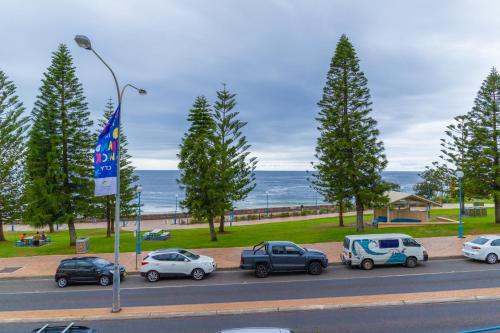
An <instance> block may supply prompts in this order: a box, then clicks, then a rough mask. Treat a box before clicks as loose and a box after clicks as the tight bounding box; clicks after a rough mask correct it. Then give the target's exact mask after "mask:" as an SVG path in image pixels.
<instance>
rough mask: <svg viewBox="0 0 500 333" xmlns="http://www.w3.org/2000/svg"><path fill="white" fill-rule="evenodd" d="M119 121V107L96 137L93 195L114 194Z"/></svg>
mask: <svg viewBox="0 0 500 333" xmlns="http://www.w3.org/2000/svg"><path fill="white" fill-rule="evenodd" d="M119 123H120V107H118V108H117V109H116V111H115V113H114V114H113V116H112V117H111V119H109V121H108V123H107V124H106V126H105V127H104V129H103V130H102V132H101V134H99V139H97V144H96V146H95V151H94V182H95V190H94V195H95V196H96V197H100V196H103V195H111V194H116V170H117V166H118V164H117V163H116V157H117V148H118V132H119V128H118V126H119Z"/></svg>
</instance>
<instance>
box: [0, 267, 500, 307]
mask: <svg viewBox="0 0 500 333" xmlns="http://www.w3.org/2000/svg"><path fill="white" fill-rule="evenodd" d="M489 287H500V265H496V266H495V265H493V266H492V265H487V264H485V263H481V262H475V261H470V260H465V259H450V260H435V261H430V262H427V263H425V264H422V265H421V266H419V267H417V268H415V269H409V268H405V267H377V268H375V269H374V270H372V271H363V270H360V269H351V268H347V267H343V266H333V267H329V268H328V270H327V271H326V272H325V273H324V274H322V275H320V276H311V275H308V274H302V273H294V274H275V275H272V276H270V277H268V278H266V279H257V278H255V277H254V276H253V274H252V273H251V272H247V271H245V272H243V271H224V272H217V273H215V274H213V275H211V276H209V277H207V278H206V279H205V280H203V281H194V280H191V279H189V278H182V279H166V280H162V281H160V282H157V283H153V284H151V283H148V282H146V281H145V280H144V279H143V278H141V277H140V276H130V277H128V278H127V280H126V281H124V283H123V284H122V293H121V297H122V305H123V306H125V307H126V306H150V305H175V304H199V303H219V302H235V301H257V300H280V299H303V298H316V297H335V296H359V295H378V294H391V293H409V292H430V291H443V290H455V289H473V288H489ZM0 299H1V300H2V302H0V311H10V310H37V309H66V308H94V307H108V306H110V303H111V288H110V287H107V288H103V287H100V286H93V285H83V286H82V285H80V286H69V287H68V288H66V289H59V288H57V286H56V285H55V283H54V281H53V280H51V279H33V280H9V281H6V280H0Z"/></svg>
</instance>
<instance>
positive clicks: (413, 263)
mask: <svg viewBox="0 0 500 333" xmlns="http://www.w3.org/2000/svg"><path fill="white" fill-rule="evenodd" d="M417 264H418V262H417V259H416V258H415V257H409V258H408V259H406V263H405V265H406V267H408V268H415V267H417Z"/></svg>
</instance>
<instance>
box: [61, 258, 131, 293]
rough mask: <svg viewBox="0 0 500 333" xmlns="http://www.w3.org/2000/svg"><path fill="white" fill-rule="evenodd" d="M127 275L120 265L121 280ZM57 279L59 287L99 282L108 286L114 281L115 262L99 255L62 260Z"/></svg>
mask: <svg viewBox="0 0 500 333" xmlns="http://www.w3.org/2000/svg"><path fill="white" fill-rule="evenodd" d="M126 275H127V272H126V271H125V267H123V266H120V280H122V279H123V278H124V277H125V276H126ZM55 280H56V283H57V285H58V286H59V288H64V287H66V286H67V285H68V284H69V283H92V282H94V283H95V282H97V283H99V284H100V285H101V286H107V285H109V284H111V283H112V282H113V263H111V262H109V261H107V260H105V259H102V258H99V257H82V258H71V259H65V260H62V261H61V263H60V264H59V267H58V268H57V271H56V276H55Z"/></svg>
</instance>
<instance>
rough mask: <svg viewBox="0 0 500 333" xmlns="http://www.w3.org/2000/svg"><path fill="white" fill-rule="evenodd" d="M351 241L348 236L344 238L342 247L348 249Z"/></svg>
mask: <svg viewBox="0 0 500 333" xmlns="http://www.w3.org/2000/svg"><path fill="white" fill-rule="evenodd" d="M350 246H351V241H350V239H349V238H344V249H348V250H349V249H350Z"/></svg>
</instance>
